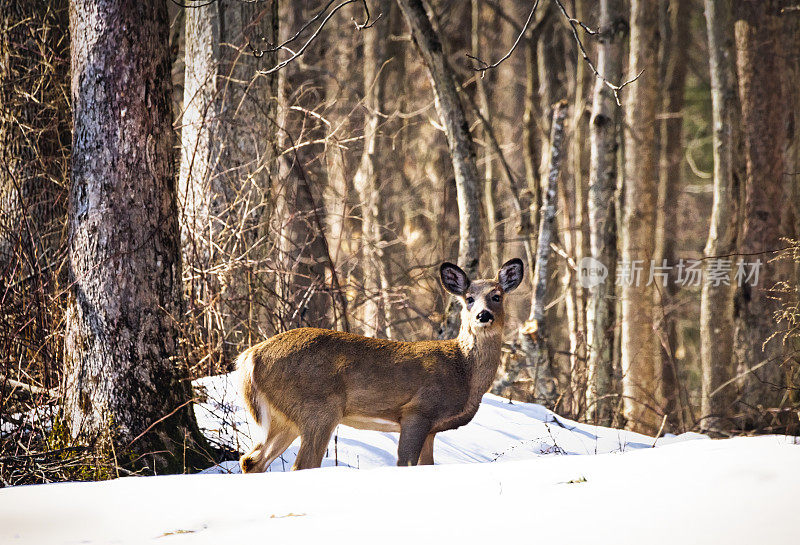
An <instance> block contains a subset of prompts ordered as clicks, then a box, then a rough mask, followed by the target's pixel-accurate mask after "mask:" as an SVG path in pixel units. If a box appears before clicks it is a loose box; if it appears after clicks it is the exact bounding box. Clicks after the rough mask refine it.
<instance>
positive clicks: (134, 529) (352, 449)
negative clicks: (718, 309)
mask: <svg viewBox="0 0 800 545" xmlns="http://www.w3.org/2000/svg"><path fill="white" fill-rule="evenodd" d="M199 385H200V386H203V387H204V388H205V390H206V392H207V395H208V399H207V400H206V401H205V402H204V403H202V404H200V405H199V406H197V407H196V411H197V415H198V419H199V421H200V423H201V426H202V427H203V428H204V429H205V430H206V433H207V434H208V435H209V436H210V437H211V438H212V439H213V440H215V441H218V442H227V444H230V445H233V446H238V447H239V448H240V449H244V448H245V446H246V445H247V444H248V443H249V442H250V441H251V439H250V435H251V434H252V435H253V436H256V437H257V429H256V428H255V427H253V426H252V424H249V423H248V422H247V418H246V415H245V414H244V413H243V411H242V409H241V406H240V404H239V403H238V400H237V399H236V395H235V388H234V387H233V386H232V382H231V377H230V376H226V377H212V378H207V379H203V380H201V381H199ZM337 435H338V438H337V439H336V441H335V442H334V441H332V444H331V447H330V448H329V452H328V456H327V457H326V459H325V464H324V465H325V466H326V467H323V468H322V469H316V470H309V471H301V472H292V473H283V472H282V471H283V469H284V468H286V469H288V468H289V467H290V466H291V462H292V460H293V457H294V455H295V453H296V445H293V446H292V447H291V448H290V451H287V454H286V455H285V456H284V461H283V462H281V461H280V460H277V461H276V462H275V463H274V464H273V466H272V468H271V472H269V473H264V474H258V475H240V474H238V475H231V474H222V473H225V472H227V471H235V469H232V467H234V468H235V464H226V465H225V466H224V467H217V468H215V469H214V470H213V471H215V472H216V473H217V474H202V475H180V476H165V477H147V478H123V479H117V480H113V481H106V482H98V483H62V484H53V485H38V486H22V487H16V488H10V489H4V490H0V543H3V544H5V543H26V544H34V543H47V544H51V543H53V544H55V543H89V544H92V543H150V542H153V543H191V544H205V543H207V544H215V545H216V544H226V543H237V542H253V541H254V540H256V541H257V542H265V543H299V544H304V543H317V542H325V543H347V544H348V545H350V544H358V543H365V544H367V543H369V544H372V543H376V542H379V543H413V542H415V543H422V544H427V543H434V542H437V541H441V542H442V543H447V544H449V543H481V544H484V543H492V542H500V543H503V542H512V543H514V542H534V543H551V542H558V543H567V544H575V543H592V544H594V543H615V544H617V543H623V544H624V543H631V544H634V543H635V544H641V543H720V542H725V543H726V545H728V544H738V543H742V544H745V543H747V544H748V545H750V544H752V543H769V544H781V543H787V544H788V543H797V542H798V539H799V538H800V536H798V530H797V528H798V527H797V524H796V511H797V504H798V501H799V500H800V445H798V444H797V443H798V441H797V439H796V438H791V437H784V436H763V437H750V438H736V439H726V440H710V439H707V438H705V437H703V436H701V435H698V434H684V435H681V436H677V437H674V436H673V437H668V438H665V439H659V440H658V441H655V440H654V439H653V438H651V437H647V436H644V435H640V434H635V433H632V432H627V431H621V430H613V429H608V428H599V427H594V426H589V425H585V424H578V423H575V422H571V421H569V420H566V419H563V418H561V417H558V416H557V415H555V414H553V413H552V412H550V411H547V410H546V409H544V408H543V407H540V406H537V405H530V404H524V403H514V404H509V402H508V401H507V400H504V399H502V398H499V397H496V396H492V395H487V396H485V397H484V400H483V404H482V406H481V408H480V410H479V411H478V414H477V415H476V418H475V419H474V420H473V421H472V422H471V423H470V424H469V425H467V426H464V427H463V428H460V429H458V430H454V431H450V432H446V433H442V434H439V435H437V440H436V441H437V443H436V446H435V457H436V463H437V465H436V466H432V467H431V466H429V467H413V468H398V467H393V465H394V463H395V450H394V449H395V448H396V444H397V437H396V435H395V434H388V433H379V432H367V431H359V430H353V429H351V428H347V427H345V426H340V427H339V429H338V430H337ZM654 445H655V447H656V448H653V447H654ZM337 463H338V467H330V466H335V465H336V464H337ZM356 468H359V469H356Z"/></svg>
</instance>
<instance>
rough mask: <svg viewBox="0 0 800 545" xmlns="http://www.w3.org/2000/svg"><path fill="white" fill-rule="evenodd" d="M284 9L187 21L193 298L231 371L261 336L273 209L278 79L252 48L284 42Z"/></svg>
mask: <svg viewBox="0 0 800 545" xmlns="http://www.w3.org/2000/svg"><path fill="white" fill-rule="evenodd" d="M277 5H278V3H277V2H268V1H266V0H258V1H256V2H247V3H243V2H239V1H238V0H220V1H218V2H211V3H208V2H206V3H204V4H203V5H198V6H193V7H192V8H191V9H187V13H186V38H185V39H186V54H185V64H186V72H185V79H184V113H183V126H182V131H181V149H182V156H181V169H180V179H179V202H180V204H181V212H182V214H181V226H182V235H183V256H184V261H185V265H186V268H187V272H188V273H189V274H188V278H189V279H188V283H189V285H188V289H187V292H188V294H189V296H190V302H191V304H192V307H195V306H196V307H198V309H199V312H200V313H202V314H203V317H202V319H203V321H204V322H205V327H204V329H205V330H206V333H207V334H208V335H211V336H212V338H213V340H212V346H211V347H210V348H211V349H212V350H213V352H214V353H213V355H214V356H215V359H217V358H221V361H222V362H224V363H225V364H230V363H231V362H232V360H233V356H234V355H235V354H236V353H238V352H239V351H241V350H242V349H244V348H245V347H246V346H248V345H250V344H252V343H253V342H256V341H257V340H258V339H259V338H260V337H261V335H260V334H259V323H262V322H263V321H264V317H263V314H264V310H263V309H265V308H266V307H267V305H265V304H263V301H264V299H265V296H264V294H258V293H254V292H253V290H254V286H259V285H262V284H261V283H260V282H258V281H257V280H255V279H256V278H257V276H258V274H259V273H260V272H261V271H260V269H261V268H262V262H263V260H264V259H265V258H266V255H264V252H263V251H262V249H264V248H266V247H267V245H266V244H264V243H263V236H264V235H266V234H267V232H268V229H267V222H268V218H269V213H270V208H271V206H272V202H271V201H272V200H273V199H272V194H271V189H272V188H271V186H272V178H273V177H274V173H275V155H276V154H275V132H276V123H275V117H276V108H277V100H276V96H277V82H278V75H277V74H270V75H259V74H258V69H259V68H263V66H262V64H268V63H274V59H275V55H274V54H264V56H263V58H261V59H259V58H257V57H256V56H255V55H254V54H253V53H252V52H251V51H250V47H255V48H259V47H264V46H265V43H266V42H268V43H271V44H272V43H276V42H277V31H278V17H277V15H278V14H277ZM259 241H261V243H259ZM262 274H263V273H262ZM259 302H261V304H260V305H259ZM225 367H227V365H223V368H225Z"/></svg>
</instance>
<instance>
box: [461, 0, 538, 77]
mask: <svg viewBox="0 0 800 545" xmlns="http://www.w3.org/2000/svg"><path fill="white" fill-rule="evenodd" d="M538 6H539V0H536V1H535V2H534V3H533V7H532V8H531V12H530V13H529V14H528V20H527V21H525V24H524V25H523V27H522V30H521V31H520V33H519V34H518V35H517V39H516V40H514V45H512V46H511V49H509V50H508V52H507V53H506V54H505V55H503V56H502V57H501V58H500V60H498V61H496V62H494V63H492V64H487V63H486V62H485V61H482V60H481V59H479V58H477V57H473V56H472V55H470V54H469V53H467V57H469V58H470V59H472V60H473V61H475V62H478V63H480V64H481V66H473V67H472V69H473V70H475V71H476V72H481V76H482V75H483V74H484V73H485V72H486V71H487V70H489V69H491V68H497V67H498V66H500V64H501V63H502V62H503V61H505V60H506V59H508V58H509V57H510V56H511V55H512V54H513V53H514V50H515V49H516V48H517V46H518V45H519V42H521V41H522V37H523V36H524V35H525V31H526V30H528V27H529V26H530V24H531V21H532V20H533V14H534V13H535V12H536V8H537V7H538Z"/></svg>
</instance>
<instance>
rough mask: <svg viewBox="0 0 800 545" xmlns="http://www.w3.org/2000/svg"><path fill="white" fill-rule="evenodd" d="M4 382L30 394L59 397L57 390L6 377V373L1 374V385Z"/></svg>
mask: <svg viewBox="0 0 800 545" xmlns="http://www.w3.org/2000/svg"><path fill="white" fill-rule="evenodd" d="M3 384H6V385H8V386H11V387H12V388H14V389H19V390H24V391H26V392H28V393H29V394H33V395H45V396H49V397H57V395H56V393H55V390H50V389H49V388H41V387H39V386H33V385H32V384H25V383H24V382H20V381H18V380H14V379H13V378H9V377H6V376H5V375H0V385H3ZM11 393H12V394H14V391H12V392H11Z"/></svg>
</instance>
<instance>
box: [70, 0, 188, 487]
mask: <svg viewBox="0 0 800 545" xmlns="http://www.w3.org/2000/svg"><path fill="white" fill-rule="evenodd" d="M168 25H169V21H168V16H167V6H166V2H165V1H164V0H143V1H141V2H136V3H130V2H121V1H112V0H73V1H72V3H71V9H70V29H71V37H72V42H73V47H72V76H73V86H72V104H73V123H74V133H73V142H72V184H71V188H70V209H69V233H70V244H69V269H70V290H69V301H68V306H67V318H66V334H65V336H66V338H65V361H64V367H65V369H64V371H65V375H66V378H65V384H64V394H65V412H64V415H65V419H66V423H67V424H68V426H69V428H70V430H71V431H72V433H73V435H75V436H80V437H82V438H84V439H86V440H98V439H99V440H100V441H101V443H100V446H105V447H108V446H109V443H108V441H110V442H111V445H113V446H114V449H115V452H116V454H117V457H118V459H119V460H129V461H130V462H131V464H133V465H137V466H149V467H150V468H151V469H154V470H157V471H158V472H159V473H163V472H165V471H167V472H176V471H177V472H180V471H183V470H184V469H185V468H187V467H194V466H197V465H199V464H200V463H201V460H202V458H201V457H200V453H199V451H200V450H201V449H202V446H203V445H204V440H203V438H202V436H201V435H200V432H199V431H198V429H197V424H196V422H195V418H194V413H193V410H192V406H191V402H192V401H193V399H192V394H191V388H190V385H189V383H188V381H186V376H185V369H184V367H183V365H182V364H181V360H180V359H179V358H178V335H177V328H176V321H177V320H180V319H181V316H182V313H183V305H182V301H183V298H182V295H181V282H180V279H181V260H180V243H179V236H178V213H177V212H178V210H177V205H176V199H175V169H174V165H173V161H172V150H171V148H172V143H173V133H172V103H171V99H172V97H171V92H172V84H171V80H170V58H169V51H168V44H169V41H168V38H169V28H168ZM133 82H135V86H136V87H135V89H138V92H137V91H134V90H132V89H131V85H134V83H133Z"/></svg>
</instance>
